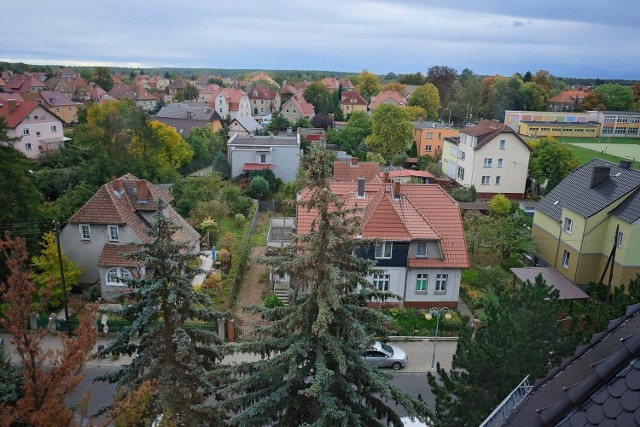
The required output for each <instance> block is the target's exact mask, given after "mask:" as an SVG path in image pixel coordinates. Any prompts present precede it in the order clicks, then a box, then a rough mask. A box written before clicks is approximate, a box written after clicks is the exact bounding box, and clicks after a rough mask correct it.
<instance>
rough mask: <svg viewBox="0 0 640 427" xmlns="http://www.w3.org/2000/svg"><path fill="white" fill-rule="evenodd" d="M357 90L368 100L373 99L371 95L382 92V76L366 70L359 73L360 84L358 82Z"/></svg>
mask: <svg viewBox="0 0 640 427" xmlns="http://www.w3.org/2000/svg"><path fill="white" fill-rule="evenodd" d="M356 90H357V91H358V92H360V95H362V97H363V98H364V99H366V100H367V102H369V101H371V97H372V96H375V95H377V94H378V93H380V90H382V83H380V77H378V76H377V75H376V74H373V73H370V72H368V71H367V70H364V71H363V72H362V73H360V74H359V75H358V84H356Z"/></svg>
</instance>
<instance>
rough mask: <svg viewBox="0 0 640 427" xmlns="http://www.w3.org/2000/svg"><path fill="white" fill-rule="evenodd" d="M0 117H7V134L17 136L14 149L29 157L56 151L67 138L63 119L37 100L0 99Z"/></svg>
mask: <svg viewBox="0 0 640 427" xmlns="http://www.w3.org/2000/svg"><path fill="white" fill-rule="evenodd" d="M0 116H4V117H5V118H6V120H7V136H9V137H10V138H14V137H19V138H20V141H18V142H17V143H15V144H14V145H13V146H14V148H15V149H17V150H19V151H21V152H22V153H24V154H25V155H26V156H27V157H30V158H32V159H35V158H36V157H38V156H40V155H41V154H43V153H47V152H52V151H57V150H58V149H59V148H60V147H62V146H63V145H64V143H65V141H68V140H69V138H66V137H65V136H64V134H63V124H62V121H61V120H60V119H59V118H57V117H56V116H55V114H53V113H52V112H51V111H49V110H48V109H46V108H45V107H43V106H42V105H41V104H40V103H39V102H27V101H23V102H19V101H16V100H15V99H7V100H0Z"/></svg>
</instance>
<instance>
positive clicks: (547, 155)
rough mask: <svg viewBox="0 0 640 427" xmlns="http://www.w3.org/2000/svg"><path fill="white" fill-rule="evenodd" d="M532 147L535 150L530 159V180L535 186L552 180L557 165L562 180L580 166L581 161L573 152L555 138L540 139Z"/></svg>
mask: <svg viewBox="0 0 640 427" xmlns="http://www.w3.org/2000/svg"><path fill="white" fill-rule="evenodd" d="M531 145H532V148H533V150H532V151H531V157H530V158H529V178H530V179H531V180H532V182H533V183H534V184H535V185H538V186H542V185H544V184H545V182H546V181H547V180H548V179H550V178H551V175H552V172H553V171H554V168H556V165H558V167H559V169H560V173H559V175H560V177H561V180H562V178H564V177H566V176H567V175H569V172H571V171H572V170H573V169H575V168H577V167H578V166H580V160H579V159H578V158H576V157H575V156H574V155H573V153H572V152H571V150H569V149H568V148H567V147H566V146H565V145H564V144H562V143H561V142H559V141H557V140H555V139H554V138H551V137H549V138H540V139H537V140H535V141H532V142H531ZM556 184H557V182H556ZM547 192H548V191H547Z"/></svg>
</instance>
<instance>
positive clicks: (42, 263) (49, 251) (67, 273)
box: [29, 232, 83, 308]
mask: <svg viewBox="0 0 640 427" xmlns="http://www.w3.org/2000/svg"><path fill="white" fill-rule="evenodd" d="M40 244H41V246H42V249H41V251H40V255H36V256H34V257H33V258H31V263H32V264H33V268H34V271H32V272H31V273H30V275H29V278H30V279H31V280H33V281H34V283H35V284H36V285H37V287H38V292H39V293H42V292H43V290H44V291H45V292H47V295H50V298H49V299H48V301H49V303H50V305H51V306H52V307H54V308H57V307H60V306H61V305H62V283H61V281H60V267H59V265H58V248H57V246H56V235H55V233H53V232H49V233H46V234H45V235H44V236H43V238H42V242H40ZM62 269H63V271H64V282H65V286H66V288H67V293H68V292H70V291H71V287H72V286H75V285H77V284H78V279H79V278H80V275H81V274H82V271H83V270H82V268H81V267H80V266H79V265H77V264H76V263H74V262H72V261H70V260H69V258H67V257H66V255H65V254H64V253H62Z"/></svg>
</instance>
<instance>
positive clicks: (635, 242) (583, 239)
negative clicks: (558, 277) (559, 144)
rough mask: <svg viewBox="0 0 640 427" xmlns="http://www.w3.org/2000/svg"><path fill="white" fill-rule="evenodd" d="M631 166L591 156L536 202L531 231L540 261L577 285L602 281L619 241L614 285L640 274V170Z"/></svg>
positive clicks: (536, 257) (615, 258)
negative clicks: (591, 157)
mask: <svg viewBox="0 0 640 427" xmlns="http://www.w3.org/2000/svg"><path fill="white" fill-rule="evenodd" d="M630 166H631V162H629V161H623V162H621V164H620V165H616V164H615V163H611V162H607V161H606V160H601V159H593V160H591V161H590V162H588V163H586V164H584V165H582V166H580V167H578V168H576V169H574V170H573V171H572V172H571V173H570V174H569V175H568V176H567V177H566V178H565V179H564V180H563V181H562V182H560V183H559V184H558V185H557V186H556V187H555V188H554V189H553V190H551V192H549V194H547V195H546V196H545V197H544V198H543V199H542V200H541V201H540V202H539V203H538V204H537V205H536V208H535V213H534V216H533V227H532V230H531V235H532V237H533V240H534V241H535V242H536V244H537V246H538V250H537V252H536V254H535V256H534V263H535V264H536V265H541V266H551V267H553V268H555V269H556V270H558V271H559V272H560V273H561V274H562V275H563V276H565V277H566V278H568V279H569V280H571V281H572V282H574V283H576V284H578V285H586V284H588V283H590V282H599V281H600V279H601V278H602V277H603V272H605V270H607V268H611V267H610V265H608V264H610V263H608V261H609V257H610V256H611V253H612V249H613V247H614V246H615V247H616V253H615V257H614V259H613V285H614V286H619V285H622V284H625V285H626V284H628V283H629V281H630V280H631V279H632V278H635V277H636V275H637V274H640V251H638V247H639V246H640V221H639V219H640V171H638V170H634V169H631V168H630ZM616 230H618V234H617V239H616ZM607 271H608V272H607V275H606V277H605V280H606V279H608V275H609V273H610V270H607Z"/></svg>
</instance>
